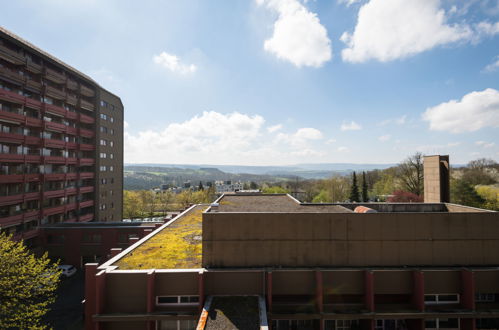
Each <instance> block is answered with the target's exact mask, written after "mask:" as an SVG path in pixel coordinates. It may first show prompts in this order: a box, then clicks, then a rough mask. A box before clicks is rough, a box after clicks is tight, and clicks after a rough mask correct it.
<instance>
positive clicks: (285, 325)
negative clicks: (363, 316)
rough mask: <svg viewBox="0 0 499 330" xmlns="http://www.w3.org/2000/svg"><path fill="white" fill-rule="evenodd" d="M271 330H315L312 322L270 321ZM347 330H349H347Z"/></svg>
mask: <svg viewBox="0 0 499 330" xmlns="http://www.w3.org/2000/svg"><path fill="white" fill-rule="evenodd" d="M333 322H334V321H333ZM272 329H277V330H291V329H300V330H313V329H316V327H314V320H274V321H272ZM326 329H328V328H327V327H326ZM333 329H334V328H333ZM336 329H338V328H336ZM342 329H343V328H342ZM348 329H350V328H348Z"/></svg>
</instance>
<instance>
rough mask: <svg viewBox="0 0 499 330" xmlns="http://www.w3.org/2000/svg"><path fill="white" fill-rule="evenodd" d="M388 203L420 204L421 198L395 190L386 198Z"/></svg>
mask: <svg viewBox="0 0 499 330" xmlns="http://www.w3.org/2000/svg"><path fill="white" fill-rule="evenodd" d="M387 201H388V202H389V203H422V202H423V199H422V198H421V196H418V195H416V194H413V193H411V192H408V191H402V190H397V191H394V192H393V196H390V197H388V199H387Z"/></svg>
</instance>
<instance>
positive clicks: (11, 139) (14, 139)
mask: <svg viewBox="0 0 499 330" xmlns="http://www.w3.org/2000/svg"><path fill="white" fill-rule="evenodd" d="M0 141H1V142H6V143H23V142H24V135H22V134H19V133H4V132H0Z"/></svg>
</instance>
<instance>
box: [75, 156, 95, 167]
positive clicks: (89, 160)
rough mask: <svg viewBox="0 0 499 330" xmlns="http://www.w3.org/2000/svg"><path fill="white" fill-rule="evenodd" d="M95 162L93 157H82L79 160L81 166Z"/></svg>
mask: <svg viewBox="0 0 499 330" xmlns="http://www.w3.org/2000/svg"><path fill="white" fill-rule="evenodd" d="M93 164H95V159H93V158H80V159H79V160H78V165H79V166H86V165H93Z"/></svg>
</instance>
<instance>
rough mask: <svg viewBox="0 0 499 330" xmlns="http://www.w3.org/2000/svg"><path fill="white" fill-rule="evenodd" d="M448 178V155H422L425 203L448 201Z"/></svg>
mask: <svg viewBox="0 0 499 330" xmlns="http://www.w3.org/2000/svg"><path fill="white" fill-rule="evenodd" d="M449 178H450V177H449V156H440V155H436V156H425V157H424V201H425V203H444V202H449V201H450V190H449V183H450V182H449Z"/></svg>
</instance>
